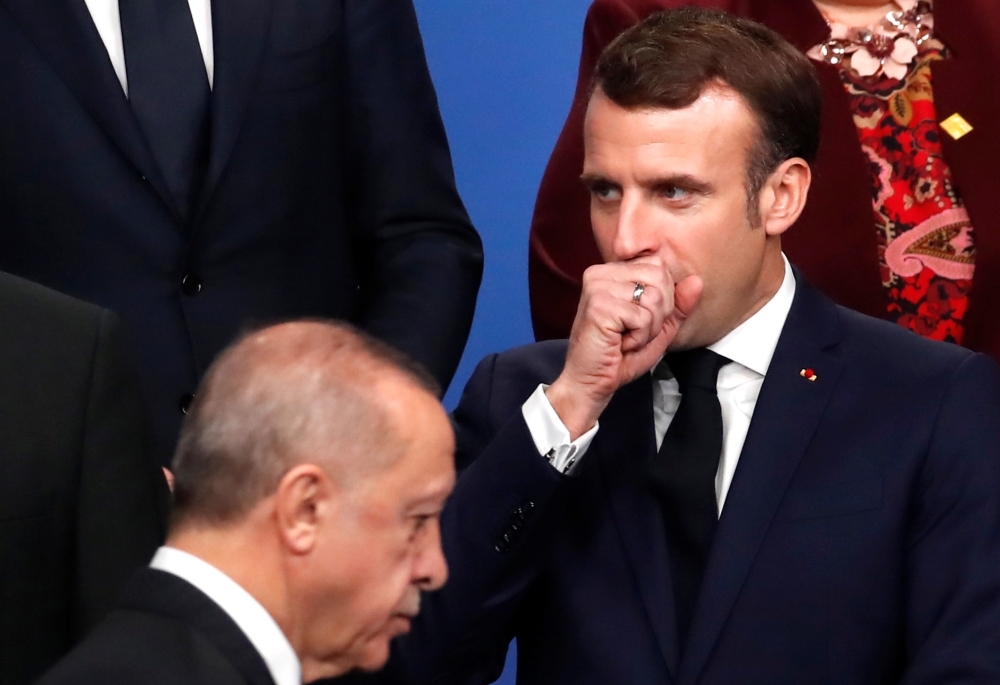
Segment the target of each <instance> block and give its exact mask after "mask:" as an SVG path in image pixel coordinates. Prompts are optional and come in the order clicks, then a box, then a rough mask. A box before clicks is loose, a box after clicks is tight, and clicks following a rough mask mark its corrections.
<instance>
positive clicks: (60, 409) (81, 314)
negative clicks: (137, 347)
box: [0, 274, 166, 685]
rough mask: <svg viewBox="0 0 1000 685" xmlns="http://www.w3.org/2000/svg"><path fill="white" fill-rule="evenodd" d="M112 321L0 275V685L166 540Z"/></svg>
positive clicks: (157, 482) (61, 647)
mask: <svg viewBox="0 0 1000 685" xmlns="http://www.w3.org/2000/svg"><path fill="white" fill-rule="evenodd" d="M125 357H126V353H125V345H124V342H123V339H122V333H121V330H120V326H119V323H118V320H117V318H116V317H115V316H114V315H113V314H112V313H111V312H109V311H107V310H102V309H99V308H97V307H94V306H92V305H88V304H84V303H82V302H78V301H76V300H72V299H70V298H68V297H66V296H64V295H60V294H58V293H55V292H53V291H51V290H47V289H46V288H42V287H41V286H38V285H35V284H33V283H29V282H27V281H23V280H21V279H20V278H16V277H13V276H9V275H7V274H0V682H3V683H4V685H27V684H28V683H31V682H33V681H34V680H35V679H36V678H37V677H38V676H39V675H41V673H42V672H43V671H44V670H45V669H46V668H48V667H49V666H51V665H52V664H53V663H55V661H56V660H57V659H58V658H59V657H61V656H62V655H63V654H65V653H66V652H67V651H68V650H69V648H70V647H71V646H72V645H73V644H74V643H75V642H76V641H77V640H79V639H80V637H81V636H82V635H83V634H84V632H85V631H86V630H88V629H89V628H91V627H93V625H94V624H95V623H96V622H97V621H98V620H99V619H100V618H101V617H102V616H103V615H104V613H105V612H106V611H107V610H108V609H109V608H110V607H111V604H112V602H113V600H114V599H115V596H116V595H117V593H118V591H119V590H120V589H121V586H122V583H124V582H125V581H126V580H127V579H128V577H129V576H130V575H131V573H132V572H133V571H134V570H135V569H136V568H138V567H139V566H141V565H142V564H145V563H147V562H148V561H149V558H150V556H151V555H152V554H153V552H154V551H155V550H156V547H157V545H158V544H159V543H160V541H161V540H162V539H163V518H164V517H163V514H164V513H165V511H164V510H163V508H158V507H157V503H161V502H162V503H165V501H166V484H165V483H164V481H163V475H162V474H161V473H160V469H159V467H158V466H155V465H154V464H153V462H152V461H151V460H149V458H148V456H147V454H146V452H145V451H144V445H143V442H144V440H145V431H144V428H145V426H144V423H143V416H142V412H141V401H140V399H139V388H138V379H136V378H135V377H134V374H133V372H132V369H130V368H129V367H128V365H127V364H126V363H125Z"/></svg>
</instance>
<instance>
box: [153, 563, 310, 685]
mask: <svg viewBox="0 0 1000 685" xmlns="http://www.w3.org/2000/svg"><path fill="white" fill-rule="evenodd" d="M149 567H150V568H155V569H157V570H159V571H166V572H167V573H172V574H174V575H175V576H178V577H179V578H183V579H184V580H186V581H187V582H189V583H191V584H192V585H194V586H195V587H196V588H198V589H199V590H201V591H202V592H204V593H205V594H206V595H208V597H209V599H211V600H212V601H213V602H215V603H216V604H218V605H219V608H221V609H222V610H223V611H224V612H226V614H228V615H229V617H230V618H231V619H233V622H234V623H236V625H237V626H239V629H240V630H242V631H243V633H244V635H246V636H247V639H248V640H250V642H251V644H253V646H254V648H255V649H256V650H257V652H258V653H259V654H260V656H261V658H262V659H263V660H264V663H265V664H266V665H267V670H268V671H270V673H271V678H272V679H274V683H275V685H302V667H301V665H300V663H299V658H298V656H296V654H295V650H294V649H292V645H291V644H290V643H289V642H288V638H286V637H285V634H284V633H283V632H281V628H280V627H279V626H278V624H277V623H276V622H275V620H274V619H273V618H272V617H271V614H269V613H267V609H265V608H264V607H263V606H262V605H261V603H260V602H258V601H257V600H256V599H254V598H253V596H252V595H251V594H250V593H249V592H247V591H246V590H244V589H243V588H242V587H240V585H239V584H238V583H236V581H234V580H233V579H232V578H230V577H229V576H227V575H226V574H225V573H223V572H222V571H220V570H219V569H217V568H215V567H214V566H212V565H211V564H209V563H208V562H207V561H204V560H202V559H199V558H198V557H196V556H194V555H193V554H188V553H187V552H183V551H181V550H179V549H177V548H175V547H160V549H158V550H157V551H156V554H155V555H154V556H153V560H152V561H151V562H149Z"/></svg>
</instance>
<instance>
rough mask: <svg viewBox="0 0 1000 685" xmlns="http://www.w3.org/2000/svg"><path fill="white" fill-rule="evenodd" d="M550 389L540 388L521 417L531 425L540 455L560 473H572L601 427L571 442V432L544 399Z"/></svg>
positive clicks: (542, 385) (529, 399) (524, 405)
mask: <svg viewBox="0 0 1000 685" xmlns="http://www.w3.org/2000/svg"><path fill="white" fill-rule="evenodd" d="M548 387H549V386H547V385H545V384H544V383H542V384H541V385H539V386H538V387H537V388H536V389H535V392H533V393H531V397H529V398H528V401H527V402H525V403H524V404H522V405H521V414H522V415H523V416H524V422H525V423H527V424H528V431H529V432H530V433H531V439H532V440H533V441H534V443H535V447H536V448H537V449H538V453H539V454H540V455H542V456H543V457H545V458H546V459H548V460H549V463H550V464H552V466H554V467H555V468H556V470H558V471H559V472H560V473H569V471H570V469H572V468H573V466H575V465H576V463H577V462H579V461H580V459H582V458H583V455H584V454H585V453H586V452H587V448H589V447H590V443H591V441H593V439H594V436H595V435H597V429H598V428H600V426H601V424H600V422H598V423H595V424H594V427H593V428H591V429H590V430H589V431H587V432H586V433H584V434H583V435H581V436H580V437H578V438H577V439H576V440H570V439H569V437H570V436H569V429H568V428H566V425H565V424H564V423H563V422H562V419H560V418H559V414H557V413H556V410H555V409H553V408H552V404H551V403H550V402H549V398H548V397H547V396H546V395H545V389H546V388H548Z"/></svg>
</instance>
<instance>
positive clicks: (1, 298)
mask: <svg viewBox="0 0 1000 685" xmlns="http://www.w3.org/2000/svg"><path fill="white" fill-rule="evenodd" d="M105 316H113V315H112V314H111V313H110V312H109V311H108V310H105V309H102V308H101V307H98V306H97V305H93V304H89V303H87V302H83V301H82V300H77V299H76V298H73V297H70V296H69V295H64V294H62V293H60V292H57V291H55V290H52V289H51V288H46V287H45V286H42V285H39V284H37V283H33V282H31V281H28V280H25V279H23V278H20V277H18V276H14V275H12V274H8V273H4V272H0V320H2V321H3V327H4V328H7V329H11V328H13V329H16V330H18V331H19V332H21V333H22V334H24V333H28V332H30V331H33V330H36V329H42V330H44V331H46V332H48V331H51V330H52V329H63V330H65V329H77V330H80V331H90V332H96V331H97V330H98V329H99V328H100V325H101V320H102V317H105Z"/></svg>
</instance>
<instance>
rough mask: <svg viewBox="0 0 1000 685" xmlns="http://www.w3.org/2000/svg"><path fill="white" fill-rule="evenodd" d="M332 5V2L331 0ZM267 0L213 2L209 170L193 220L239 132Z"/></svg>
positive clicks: (260, 51) (264, 35)
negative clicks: (212, 68)
mask: <svg viewBox="0 0 1000 685" xmlns="http://www.w3.org/2000/svg"><path fill="white" fill-rule="evenodd" d="M330 1H331V2H332V1H333V0H330ZM271 2H272V0H212V33H213V36H212V41H213V45H214V53H215V75H214V78H213V84H212V126H211V143H210V146H211V147H210V151H209V157H208V172H207V173H206V175H205V181H204V183H203V184H202V188H201V193H200V195H199V198H198V205H197V211H196V213H195V222H196V223H197V221H198V219H199V218H200V216H201V214H202V213H203V212H204V210H205V207H206V205H207V204H208V200H209V199H210V198H211V195H212V193H213V192H214V191H215V188H216V186H217V185H218V183H219V178H220V177H221V176H222V172H223V171H224V170H225V167H226V163H227V162H228V161H229V156H230V155H231V154H232V151H233V146H234V145H235V144H236V139H237V137H238V135H239V132H240V127H241V125H242V123H243V117H244V115H245V114H246V109H247V105H248V103H249V101H250V97H251V95H252V94H253V90H254V86H255V85H256V82H257V73H258V72H259V71H260V64H261V58H262V56H263V53H264V46H265V41H266V38H267V32H268V27H269V25H270V18H271Z"/></svg>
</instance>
